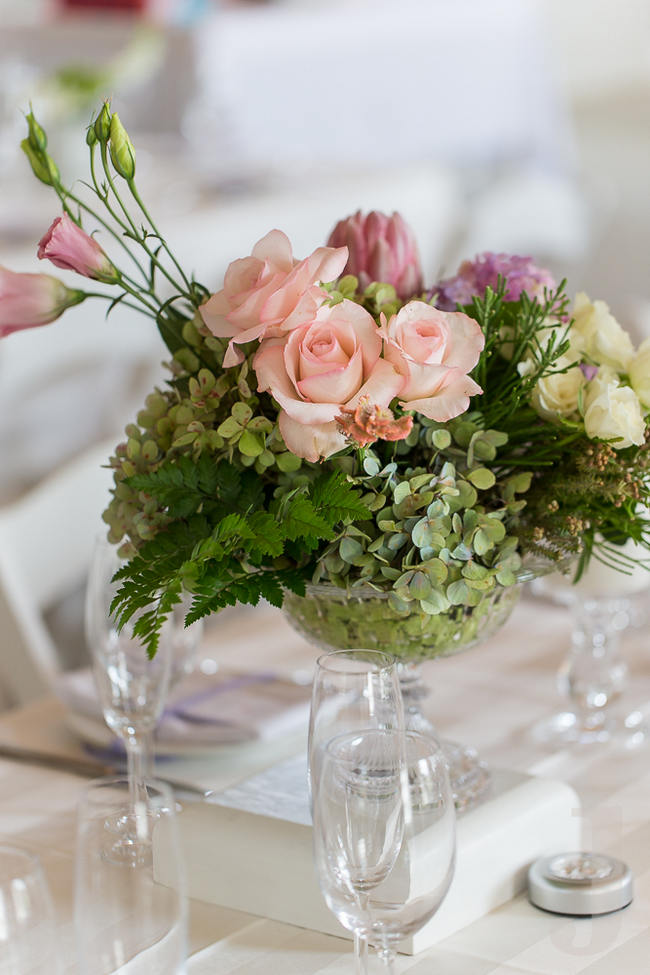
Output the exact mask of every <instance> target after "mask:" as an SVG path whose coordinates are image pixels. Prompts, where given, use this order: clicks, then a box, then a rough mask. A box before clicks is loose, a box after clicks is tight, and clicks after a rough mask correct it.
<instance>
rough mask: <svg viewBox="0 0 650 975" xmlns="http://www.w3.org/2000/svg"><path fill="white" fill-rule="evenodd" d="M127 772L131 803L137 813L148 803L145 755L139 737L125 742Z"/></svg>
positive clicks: (130, 738) (133, 737)
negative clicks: (145, 782) (143, 804)
mask: <svg viewBox="0 0 650 975" xmlns="http://www.w3.org/2000/svg"><path fill="white" fill-rule="evenodd" d="M125 746H126V770H127V777H128V780H129V801H130V804H131V809H132V810H133V811H134V812H135V811H136V810H137V809H138V808H140V806H141V803H143V802H144V801H146V789H145V784H144V780H145V771H144V754H143V748H142V740H141V739H140V738H139V737H137V738H136V737H135V736H132V737H129V738H127V739H126V741H125Z"/></svg>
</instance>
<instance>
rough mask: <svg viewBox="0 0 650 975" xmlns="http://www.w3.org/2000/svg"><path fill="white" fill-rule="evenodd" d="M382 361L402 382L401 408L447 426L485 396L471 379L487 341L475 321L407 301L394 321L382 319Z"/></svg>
mask: <svg viewBox="0 0 650 975" xmlns="http://www.w3.org/2000/svg"><path fill="white" fill-rule="evenodd" d="M381 332H382V335H383V338H384V357H385V359H386V360H387V361H388V362H391V363H392V364H393V365H394V366H395V368H396V369H397V371H398V372H399V373H401V375H402V376H403V377H404V385H403V387H402V389H401V390H400V393H399V397H400V406H401V407H402V408H403V409H406V410H416V411H417V412H418V413H422V414H423V416H427V417H429V419H430V420H437V421H438V422H440V423H444V422H446V421H447V420H451V419H452V418H453V417H455V416H459V414H461V413H464V412H465V410H466V409H467V408H468V406H469V397H470V396H475V395H476V394H477V393H481V392H483V391H482V389H481V387H480V386H479V385H478V384H477V383H475V382H474V380H473V379H471V378H470V376H468V375H467V374H468V373H469V372H470V371H471V370H472V369H473V368H474V366H475V365H476V363H477V362H478V360H479V356H480V354H481V351H482V349H483V347H484V345H485V336H484V335H483V332H482V331H481V328H480V326H479V325H478V323H477V322H475V321H474V319H473V318H470V317H469V316H468V315H464V314H463V313H462V312H444V311H440V310H439V309H438V308H433V307H432V306H431V305H428V304H427V303H426V302H424V301H409V303H408V304H406V305H404V307H403V308H401V309H400V310H399V311H398V312H397V314H396V315H393V316H392V318H391V319H390V321H388V322H386V319H385V318H384V317H383V316H382V326H381Z"/></svg>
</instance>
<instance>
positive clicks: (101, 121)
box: [93, 102, 111, 144]
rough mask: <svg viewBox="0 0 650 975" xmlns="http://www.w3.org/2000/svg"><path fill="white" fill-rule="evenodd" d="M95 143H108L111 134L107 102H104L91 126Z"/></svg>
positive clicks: (109, 112)
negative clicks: (95, 139)
mask: <svg viewBox="0 0 650 975" xmlns="http://www.w3.org/2000/svg"><path fill="white" fill-rule="evenodd" d="M93 129H94V130H95V135H96V136H97V141H98V142H101V143H102V144H104V143H106V142H108V140H109V138H110V134H111V109H110V105H109V103H108V102H104V104H103V105H102V108H101V111H100V113H99V115H98V116H97V118H96V119H95V124H94V125H93Z"/></svg>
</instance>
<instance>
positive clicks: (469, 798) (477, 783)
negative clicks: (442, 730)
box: [442, 739, 492, 813]
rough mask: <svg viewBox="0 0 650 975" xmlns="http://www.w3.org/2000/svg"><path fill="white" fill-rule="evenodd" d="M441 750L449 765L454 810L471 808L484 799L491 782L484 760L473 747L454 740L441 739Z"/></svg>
mask: <svg viewBox="0 0 650 975" xmlns="http://www.w3.org/2000/svg"><path fill="white" fill-rule="evenodd" d="M442 750H443V751H444V753H445V758H446V759H447V764H448V765H449V779H450V781H451V790H452V793H453V796H454V805H455V807H456V812H459V813H460V812H464V811H465V810H466V809H471V808H472V807H473V806H475V805H476V804H477V803H479V802H480V801H481V800H483V799H485V798H486V796H487V795H488V793H489V791H490V786H491V784H492V782H491V778H490V772H489V770H488V767H487V765H486V764H485V762H482V761H481V759H480V758H479V755H478V752H477V751H476V749H475V748H467V747H465V745H461V744H459V743H458V742H456V741H447V740H446V739H445V740H443V741H442Z"/></svg>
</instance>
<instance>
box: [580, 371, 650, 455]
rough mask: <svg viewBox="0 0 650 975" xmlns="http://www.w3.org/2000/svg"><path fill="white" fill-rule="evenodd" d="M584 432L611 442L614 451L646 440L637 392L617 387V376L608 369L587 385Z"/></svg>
mask: <svg viewBox="0 0 650 975" xmlns="http://www.w3.org/2000/svg"><path fill="white" fill-rule="evenodd" d="M585 431H586V433H587V436H588V437H592V438H593V437H600V438H601V439H602V440H613V441H614V442H613V443H612V447H614V448H615V449H616V450H620V449H621V448H622V447H630V446H631V445H632V444H636V445H637V446H640V445H641V444H642V443H643V442H644V441H645V420H644V419H643V414H642V412H641V404H640V403H639V399H638V397H637V395H636V393H635V392H634V390H633V389H631V388H630V387H629V386H621V385H619V379H618V376H617V375H616V373H615V372H614V371H613V369H609V368H607V366H602V367H601V368H600V369H599V370H598V374H597V375H596V376H594V378H593V379H592V380H591V382H590V383H588V384H587V393H586V397H585Z"/></svg>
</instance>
